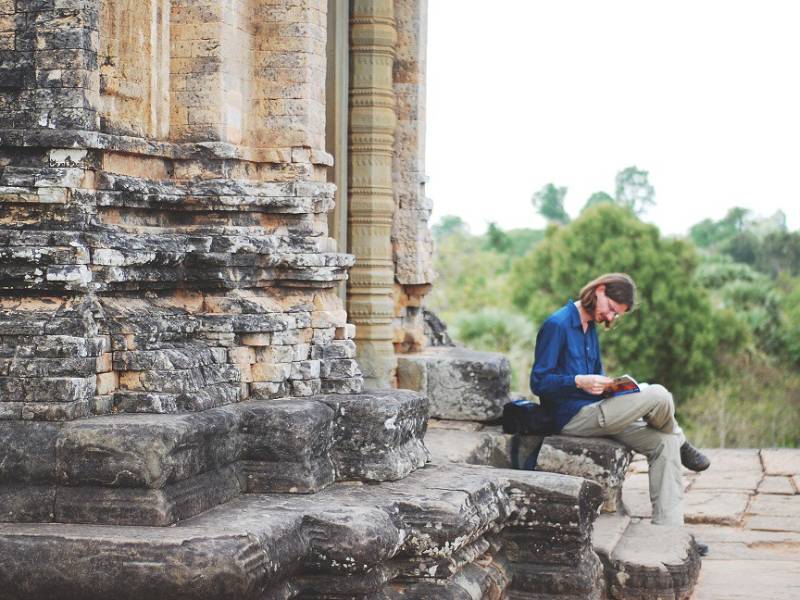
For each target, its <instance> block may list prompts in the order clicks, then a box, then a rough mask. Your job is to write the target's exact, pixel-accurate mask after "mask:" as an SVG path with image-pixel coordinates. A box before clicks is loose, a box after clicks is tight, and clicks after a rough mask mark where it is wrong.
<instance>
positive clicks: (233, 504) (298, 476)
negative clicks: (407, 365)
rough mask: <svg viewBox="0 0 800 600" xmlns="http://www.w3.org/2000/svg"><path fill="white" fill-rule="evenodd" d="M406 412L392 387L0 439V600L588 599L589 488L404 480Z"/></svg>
mask: <svg viewBox="0 0 800 600" xmlns="http://www.w3.org/2000/svg"><path fill="white" fill-rule="evenodd" d="M292 404H294V405H295V406H289V405H292ZM376 406H377V407H379V410H375V408H376ZM425 406H426V405H425V401H424V398H422V397H421V396H419V395H417V394H414V393H412V392H402V391H401V392H397V391H395V392H383V393H376V394H367V395H364V396H363V397H354V396H350V397H347V396H342V397H337V398H335V399H331V398H330V397H319V398H314V399H312V400H309V401H293V402H280V401H262V402H258V401H252V402H245V403H241V404H239V405H235V406H231V407H224V408H220V409H212V410H209V411H205V412H204V413H201V414H198V415H185V416H184V415H181V416H172V415H170V416H154V415H124V416H117V417H113V418H107V417H98V418H90V419H86V420H82V421H76V422H73V423H65V424H63V425H61V426H60V427H57V426H53V425H49V424H46V426H45V427H42V425H43V424H39V423H27V424H26V427H25V428H24V429H23V428H19V427H8V426H6V427H3V428H2V431H3V434H4V441H6V442H8V443H9V444H10V446H11V447H12V448H14V451H13V452H11V453H9V454H8V456H11V457H12V459H11V460H10V461H6V462H5V463H4V464H3V466H2V476H3V480H4V482H6V483H5V484H4V486H3V493H2V497H3V499H4V500H7V501H6V502H4V503H3V506H4V509H5V510H7V512H5V510H4V520H5V521H6V522H5V523H3V524H0V563H2V564H3V569H2V572H0V589H2V590H3V598H8V599H9V600H11V599H23V598H24V599H26V600H30V599H38V598H63V599H69V598H82V599H87V600H89V599H94V598H97V599H101V598H102V599H107V598H111V597H115V598H121V599H125V598H142V597H147V598H163V599H174V598H193V599H194V598H220V599H221V598H232V597H236V598H242V599H250V598H252V599H254V600H265V599H271V598H320V599H322V598H476V599H477V598H499V597H504V595H505V597H515V598H540V597H544V596H542V595H541V592H542V590H548V594H549V595H547V597H554V598H555V597H558V598H562V597H564V598H600V597H601V596H602V593H601V592H602V586H601V585H598V583H599V582H601V578H600V575H599V573H600V566H599V562H597V561H596V557H595V556H594V554H593V553H592V551H591V544H590V531H591V526H592V521H593V519H594V515H595V513H596V510H597V507H598V506H599V504H600V502H601V497H600V488H599V486H597V485H596V484H594V483H592V482H588V481H586V480H584V479H580V478H576V477H567V476H560V475H554V474H548V473H531V472H523V471H514V470H503V469H490V470H487V469H486V468H484V467H475V466H469V465H451V464H435V463H434V464H430V465H427V466H425V467H424V468H419V467H421V466H422V464H423V463H424V461H425V458H426V453H425V450H424V447H423V446H422V444H421V442H420V437H419V434H420V433H421V432H422V430H424V426H425V416H424V414H425V413H424V411H425ZM303 413H305V415H304V417H303V419H300V418H299V417H298V415H300V414H303ZM313 414H316V415H317V418H316V420H313V419H312V418H310V417H311V415H313ZM293 420H294V422H293ZM379 422H380V424H381V426H380V427H377V425H378V423H379ZM4 425H7V424H4ZM325 425H327V427H326V426H325ZM279 430H283V431H284V432H285V431H287V430H288V431H290V432H291V433H292V435H290V436H288V437H284V439H283V442H281V443H278V444H275V445H272V443H270V440H271V441H277V440H279V439H280V438H279V437H278V436H276V433H277V432H278V431H279ZM306 436H310V439H316V438H321V439H320V440H319V443H318V445H317V446H318V448H319V449H320V452H318V453H315V452H313V451H310V452H309V451H308V449H307V445H306V444H305V443H303V442H304V441H308V440H309V437H306ZM287 439H288V440H290V441H289V442H286V440H287ZM291 440H297V442H298V443H297V445H295V446H292V443H291ZM326 449H329V450H328V451H327V452H324V451H322V450H326ZM28 453H30V454H28ZM411 471H413V472H411ZM9 480H13V481H12V482H10V483H9ZM335 480H336V482H334V481H335ZM392 480H394V481H392ZM379 481H380V482H381V483H377V482H379ZM312 490H315V491H316V493H305V494H300V493H296V492H298V491H303V492H309V491H312ZM317 490H318V491H317ZM292 492H294V493H292ZM32 506H36V507H37V508H38V510H31V509H30V507H32ZM13 521H15V522H13ZM31 521H34V522H31ZM165 525H173V526H171V527H165ZM98 573H103V576H102V577H98Z"/></svg>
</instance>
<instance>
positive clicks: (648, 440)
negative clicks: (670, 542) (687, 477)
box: [611, 421, 684, 527]
mask: <svg viewBox="0 0 800 600" xmlns="http://www.w3.org/2000/svg"><path fill="white" fill-rule="evenodd" d="M611 437H613V438H614V439H615V440H617V441H619V442H622V443H623V444H625V445H626V446H628V447H629V448H632V449H633V450H635V451H636V452H639V453H641V454H644V455H645V456H646V457H647V464H648V465H649V469H648V476H649V480H650V502H651V503H652V506H653V517H652V522H653V523H654V524H655V525H672V526H676V527H677V526H681V525H683V473H682V471H681V455H680V447H681V444H682V443H683V441H682V440H683V439H684V438H683V436H682V434H675V433H665V432H663V431H658V430H656V429H653V428H652V427H650V426H649V425H648V424H647V423H645V422H644V421H636V422H634V423H631V424H630V425H629V426H628V427H626V428H625V429H624V430H623V431H621V432H619V433H617V434H615V435H613V436H611Z"/></svg>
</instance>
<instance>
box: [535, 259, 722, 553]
mask: <svg viewBox="0 0 800 600" xmlns="http://www.w3.org/2000/svg"><path fill="white" fill-rule="evenodd" d="M635 302H636V285H635V284H634V282H633V279H631V278H630V277H629V276H628V275H626V274H624V273H609V274H606V275H602V276H601V277H598V278H597V279H595V280H594V281H591V282H589V283H588V284H587V285H586V286H584V288H583V289H582V290H581V292H580V296H579V299H578V301H576V302H572V301H570V302H568V303H567V304H566V305H565V306H564V307H562V308H561V309H559V310H557V311H556V312H555V313H553V314H552V315H550V317H548V318H547V320H546V321H545V322H544V323H543V324H542V327H541V329H540V330H539V334H538V335H537V336H536V360H535V362H534V364H533V369H532V370H531V389H532V390H533V393H534V394H536V395H537V396H538V397H539V398H540V400H541V403H542V406H543V407H545V408H546V409H547V410H548V411H549V412H550V413H551V414H552V415H553V417H554V420H555V422H556V426H557V427H558V428H559V429H560V430H561V433H564V434H567V435H575V436H608V437H611V438H613V439H615V440H618V441H620V442H622V443H623V444H625V445H626V446H628V447H629V448H632V449H633V450H635V451H636V452H640V453H642V454H644V455H645V456H646V457H647V461H648V464H649V466H650V468H649V477H650V500H651V502H652V504H653V518H652V522H653V523H655V524H659V525H673V526H676V525H683V482H682V477H681V463H683V465H684V466H685V467H686V468H688V469H691V470H693V471H703V470H705V469H707V468H708V467H709V464H710V462H709V460H708V458H707V457H706V456H704V455H703V454H702V453H701V452H700V451H698V450H697V449H696V448H694V447H693V446H692V445H691V444H689V442H687V441H686V438H685V437H684V435H683V432H682V431H681V428H680V426H679V425H678V423H677V421H676V420H675V406H674V404H673V401H672V394H670V393H669V391H668V390H667V389H666V388H665V387H663V386H661V385H644V384H642V389H641V391H640V392H636V393H632V394H626V395H621V396H615V397H610V398H604V397H603V396H602V394H603V392H604V390H605V388H606V386H607V385H608V384H609V383H610V382H611V379H610V378H609V377H606V376H605V372H604V370H603V364H602V361H601V359H600V344H599V341H598V339H597V331H595V323H602V324H603V325H605V327H606V328H608V327H610V326H611V324H612V323H613V322H614V319H616V318H617V317H618V316H619V315H621V314H623V313H626V312H628V311H629V310H631V309H632V308H633V307H634V305H635ZM705 551H707V547H705V546H703V545H701V554H704V553H705Z"/></svg>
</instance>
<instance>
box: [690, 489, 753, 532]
mask: <svg viewBox="0 0 800 600" xmlns="http://www.w3.org/2000/svg"><path fill="white" fill-rule="evenodd" d="M749 502H750V494H748V493H740V492H712V491H708V492H706V491H702V492H701V491H698V492H691V493H689V494H687V495H686V497H685V499H684V505H685V513H684V519H685V520H686V522H687V523H717V524H719V525H738V524H739V523H741V521H742V518H743V516H744V513H745V512H746V511H747V505H748V503H749Z"/></svg>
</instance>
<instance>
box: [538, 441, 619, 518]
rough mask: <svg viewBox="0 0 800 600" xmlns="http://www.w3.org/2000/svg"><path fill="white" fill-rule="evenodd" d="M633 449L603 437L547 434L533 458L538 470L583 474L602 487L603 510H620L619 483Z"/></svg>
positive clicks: (575, 474) (611, 511) (578, 475)
mask: <svg viewBox="0 0 800 600" xmlns="http://www.w3.org/2000/svg"><path fill="white" fill-rule="evenodd" d="M632 456H633V452H631V451H630V450H628V449H627V448H626V447H625V446H624V445H623V444H620V443H619V442H616V441H614V440H612V439H610V438H605V437H573V436H567V435H550V436H547V437H546V438H544V441H543V442H542V447H541V448H540V449H539V457H538V459H537V461H536V469H537V470H538V471H548V472H550V473H563V474H565V475H574V476H575V477H585V478H586V479H589V480H591V481H594V482H596V483H599V484H600V486H601V487H602V488H603V509H602V510H603V512H609V513H613V512H622V510H623V505H622V486H623V484H624V483H625V474H626V473H627V471H628V465H629V464H630V461H631V458H632Z"/></svg>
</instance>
